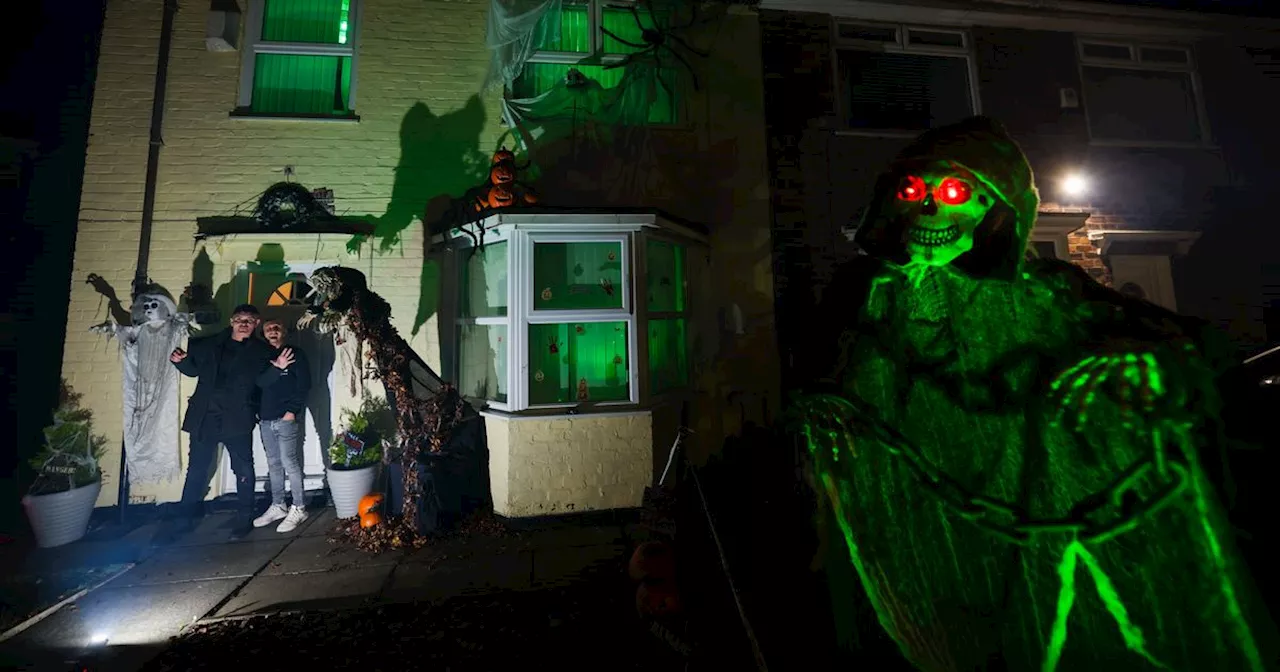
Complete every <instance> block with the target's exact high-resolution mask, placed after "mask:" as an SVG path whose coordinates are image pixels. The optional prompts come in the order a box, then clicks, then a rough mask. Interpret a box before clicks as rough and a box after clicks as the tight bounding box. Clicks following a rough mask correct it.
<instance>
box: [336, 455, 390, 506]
mask: <svg viewBox="0 0 1280 672" xmlns="http://www.w3.org/2000/svg"><path fill="white" fill-rule="evenodd" d="M379 466H381V465H378V464H371V465H369V466H367V467H364V468H361V469H329V492H330V494H332V495H333V508H334V509H336V513H337V516H338V517H339V518H354V517H355V516H357V515H359V514H360V510H359V509H360V499H361V498H363V497H364V496H365V495H367V494H369V493H371V492H373V483H374V481H376V480H377V479H378V467H379Z"/></svg>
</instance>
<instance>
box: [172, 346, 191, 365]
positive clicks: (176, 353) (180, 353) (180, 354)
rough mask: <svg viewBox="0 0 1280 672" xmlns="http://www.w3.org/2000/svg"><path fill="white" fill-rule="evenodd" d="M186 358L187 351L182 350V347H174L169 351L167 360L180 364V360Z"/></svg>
mask: <svg viewBox="0 0 1280 672" xmlns="http://www.w3.org/2000/svg"><path fill="white" fill-rule="evenodd" d="M186 358H187V351H186V350H183V349H182V348H174V349H173V352H171V353H169V361H171V362H173V363H174V364H181V363H182V360H184V359H186Z"/></svg>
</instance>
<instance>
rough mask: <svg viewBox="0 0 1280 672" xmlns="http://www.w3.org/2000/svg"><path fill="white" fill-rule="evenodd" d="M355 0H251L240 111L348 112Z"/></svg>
mask: <svg viewBox="0 0 1280 672" xmlns="http://www.w3.org/2000/svg"><path fill="white" fill-rule="evenodd" d="M358 2H359V0H252V2H251V4H250V12H249V22H250V23H249V27H248V35H249V36H250V40H249V44H248V45H247V46H248V53H247V54H246V55H245V58H244V62H243V69H244V70H243V72H242V73H241V81H240V111H241V112H245V113H249V114H254V115H264V116H293V117H347V116H352V114H353V112H352V107H353V98H354V91H355V81H354V71H355V48H354V46H353V44H352V43H353V37H354V29H355V18H354V17H355V16H356V14H357V4H358Z"/></svg>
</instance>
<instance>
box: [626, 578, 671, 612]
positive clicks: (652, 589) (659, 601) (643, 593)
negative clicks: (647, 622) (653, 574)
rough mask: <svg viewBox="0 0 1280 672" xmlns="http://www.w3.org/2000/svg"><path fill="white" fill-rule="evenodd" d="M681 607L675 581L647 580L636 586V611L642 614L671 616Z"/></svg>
mask: <svg viewBox="0 0 1280 672" xmlns="http://www.w3.org/2000/svg"><path fill="white" fill-rule="evenodd" d="M681 609H682V606H681V604H680V593H679V591H678V590H677V589H676V584H675V582H674V581H645V582H643V583H641V584H640V587H638V588H636V611H638V612H640V615H641V616H671V615H674V614H678V613H680V610H681Z"/></svg>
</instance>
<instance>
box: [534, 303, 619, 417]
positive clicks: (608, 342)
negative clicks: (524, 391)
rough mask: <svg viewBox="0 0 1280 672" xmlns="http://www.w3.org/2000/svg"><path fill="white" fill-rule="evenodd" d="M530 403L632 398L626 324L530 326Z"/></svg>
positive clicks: (578, 323) (589, 323)
mask: <svg viewBox="0 0 1280 672" xmlns="http://www.w3.org/2000/svg"><path fill="white" fill-rule="evenodd" d="M528 345H529V379H528V384H529V404H530V405H531V406H538V405H546V404H574V403H579V402H600V401H628V400H630V399H631V380H630V376H629V375H628V367H629V366H630V361H629V358H628V356H627V353H628V351H627V323H626V322H575V323H568V324H531V325H529V344H528Z"/></svg>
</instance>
